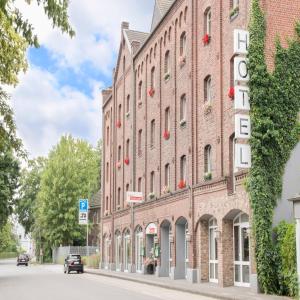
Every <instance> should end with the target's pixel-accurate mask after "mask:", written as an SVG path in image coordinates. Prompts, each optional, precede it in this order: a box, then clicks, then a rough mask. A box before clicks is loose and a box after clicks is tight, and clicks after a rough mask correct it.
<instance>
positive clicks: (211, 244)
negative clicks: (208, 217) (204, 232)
mask: <svg viewBox="0 0 300 300" xmlns="http://www.w3.org/2000/svg"><path fill="white" fill-rule="evenodd" d="M209 259H210V260H214V259H215V255H214V229H213V228H210V229H209Z"/></svg>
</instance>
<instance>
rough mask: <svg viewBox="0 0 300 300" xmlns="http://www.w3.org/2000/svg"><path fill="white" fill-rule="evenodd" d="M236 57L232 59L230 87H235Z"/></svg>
mask: <svg viewBox="0 0 300 300" xmlns="http://www.w3.org/2000/svg"><path fill="white" fill-rule="evenodd" d="M235 56H236V55H234V56H232V58H231V59H230V87H234V58H235Z"/></svg>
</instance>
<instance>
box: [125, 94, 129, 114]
mask: <svg viewBox="0 0 300 300" xmlns="http://www.w3.org/2000/svg"><path fill="white" fill-rule="evenodd" d="M126 112H127V113H129V112H130V95H128V96H127V99H126Z"/></svg>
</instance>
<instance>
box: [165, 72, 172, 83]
mask: <svg viewBox="0 0 300 300" xmlns="http://www.w3.org/2000/svg"><path fill="white" fill-rule="evenodd" d="M164 78H165V81H168V80H169V79H170V78H171V75H170V73H169V72H168V73H166V74H165V76H164Z"/></svg>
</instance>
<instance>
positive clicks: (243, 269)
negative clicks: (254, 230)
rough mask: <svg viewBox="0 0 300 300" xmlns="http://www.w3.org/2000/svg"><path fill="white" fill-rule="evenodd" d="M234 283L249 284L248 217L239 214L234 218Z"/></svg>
mask: <svg viewBox="0 0 300 300" xmlns="http://www.w3.org/2000/svg"><path fill="white" fill-rule="evenodd" d="M233 234H234V284H235V285H237V286H245V287H249V286H250V251H249V250H250V238H249V217H248V215H246V214H241V215H239V216H238V217H237V218H235V220H234V224H233Z"/></svg>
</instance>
